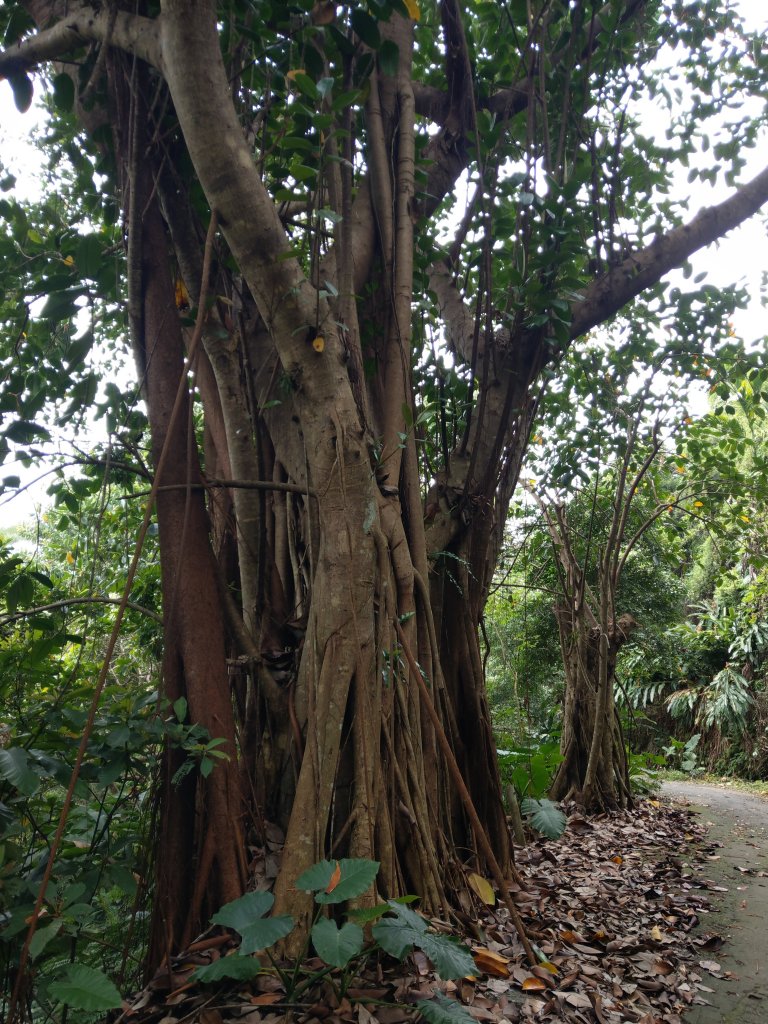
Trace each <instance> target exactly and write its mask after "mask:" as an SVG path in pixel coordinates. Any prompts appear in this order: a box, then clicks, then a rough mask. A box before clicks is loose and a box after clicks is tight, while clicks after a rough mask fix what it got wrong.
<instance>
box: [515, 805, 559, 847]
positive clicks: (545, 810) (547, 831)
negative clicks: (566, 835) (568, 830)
mask: <svg viewBox="0 0 768 1024" xmlns="http://www.w3.org/2000/svg"><path fill="white" fill-rule="evenodd" d="M520 810H521V811H522V812H523V814H525V815H526V816H527V817H528V818H530V820H531V824H532V825H533V827H534V828H535V829H537V830H538V831H539V832H541V834H542V835H543V836H546V837H547V839H559V838H560V836H561V835H562V834H563V832H565V825H566V817H565V815H564V814H563V812H562V811H561V810H560V808H559V807H558V806H557V804H556V803H553V802H552V800H545V799H542V800H530V799H529V800H523V802H522V804H521V805H520Z"/></svg>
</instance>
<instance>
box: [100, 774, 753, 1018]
mask: <svg viewBox="0 0 768 1024" xmlns="http://www.w3.org/2000/svg"><path fill="white" fill-rule="evenodd" d="M665 792H666V793H668V794H669V796H670V797H674V799H675V800H678V799H681V798H682V799H684V798H685V797H686V796H690V795H693V796H694V797H695V799H696V800H697V801H699V804H697V805H696V806H695V807H692V808H690V809H689V808H688V807H681V806H679V805H677V804H672V805H670V804H669V803H667V802H666V797H665V799H664V800H654V799H651V800H645V801H642V802H640V803H639V804H638V806H637V807H636V808H635V809H634V810H633V811H631V812H623V813H619V814H612V815H600V816H598V817H593V818H585V817H584V816H582V815H581V814H579V813H578V811H573V812H572V813H571V814H570V816H569V818H568V826H567V830H566V832H565V834H564V836H562V837H561V839H559V840H557V841H548V840H544V839H539V840H536V841H534V842H531V843H530V844H529V845H528V846H527V847H525V848H524V849H519V850H518V851H517V867H518V869H519V872H520V875H521V878H522V885H521V886H519V885H514V884H513V885H511V886H510V891H511V893H512V896H513V898H514V900H515V903H516V905H517V908H518V910H519V912H520V915H521V917H522V918H523V921H524V923H525V928H526V931H527V933H528V936H529V938H530V940H531V942H532V943H533V944H534V949H535V951H536V953H537V955H538V956H539V957H540V960H541V962H540V963H539V964H538V965H536V966H532V965H531V964H529V963H527V962H526V959H525V955H524V953H523V949H522V945H521V943H520V940H519V937H518V936H517V934H516V933H515V931H514V928H513V927H512V926H511V923H510V921H509V917H508V912H507V910H506V908H505V907H503V906H498V905H487V904H486V903H484V902H483V899H484V898H485V899H488V898H489V893H490V888H489V887H488V886H483V885H482V884H481V885H477V883H476V881H475V883H474V884H473V882H472V877H473V876H472V875H471V873H470V874H468V875H467V876H466V878H467V887H466V891H465V892H464V894H463V896H464V899H463V901H462V902H463V909H462V911H460V912H459V913H457V915H456V917H455V918H454V919H453V920H452V921H450V922H448V921H440V920H436V919H428V923H430V924H431V925H432V927H433V929H434V930H436V931H438V932H441V933H443V934H446V933H448V934H453V935H456V936H463V937H465V938H466V939H467V940H468V941H469V944H470V946H471V948H472V951H473V954H474V956H475V961H476V964H477V968H478V969H477V974H476V977H473V978H462V979H458V980H456V981H445V980H441V979H439V978H438V977H437V976H436V974H435V972H434V969H433V966H432V964H431V963H430V962H429V960H428V959H427V957H426V956H425V955H424V954H423V953H422V952H421V951H420V950H419V949H416V950H414V951H412V952H411V953H410V954H409V955H408V956H407V957H406V959H405V960H404V961H403V962H402V963H398V962H397V961H395V960H393V959H392V958H390V957H384V956H382V955H380V954H378V955H377V954H376V953H373V954H371V955H370V956H369V957H368V958H367V960H364V961H361V962H360V963H359V965H358V967H357V969H356V970H355V972H354V976H353V977H351V978H347V979H344V978H343V976H342V972H339V971H335V972H333V974H332V975H331V976H329V977H325V978H323V980H322V981H320V982H319V983H318V984H317V985H310V986H309V987H307V988H305V989H304V991H303V997H302V998H301V1000H300V1001H297V1000H296V999H295V998H293V999H292V998H291V995H290V993H289V992H288V991H287V990H286V988H285V986H284V982H283V981H282V980H281V979H280V977H279V976H278V975H277V973H276V972H275V971H274V970H272V969H267V970H265V971H264V972H263V973H262V974H259V975H258V976H257V977H256V978H255V979H252V980H250V981H249V982H247V983H245V984H244V983H243V982H239V983H238V982H234V981H230V982H222V983H219V984H218V985H202V984H200V983H199V982H196V981H195V979H194V977H193V971H194V970H195V968H196V967H197V966H201V965H204V964H206V963H208V962H211V960H212V959H213V960H215V959H218V958H220V957H221V956H224V955H227V954H228V953H229V954H235V955H236V954H237V946H238V939H237V937H236V935H234V934H232V933H230V934H229V935H227V934H226V933H225V934H221V929H218V934H217V930H216V929H214V930H212V931H211V932H209V933H208V934H207V935H206V936H202V937H201V939H200V940H199V941H198V942H196V943H195V944H194V946H193V947H192V948H191V949H190V950H189V951H187V952H186V953H184V954H182V955H181V956H179V957H178V958H174V960H172V962H171V963H170V965H169V966H170V968H171V970H170V972H169V971H168V969H167V967H166V968H164V969H163V970H161V971H159V972H158V974H157V975H156V976H155V977H154V978H153V979H152V981H151V982H150V984H149V985H148V986H147V988H146V989H145V990H144V991H143V992H141V993H139V994H137V995H136V996H135V997H134V998H133V999H131V1000H127V1001H126V1002H125V1003H124V1005H123V1012H122V1014H120V1015H119V1016H118V1017H117V1019H119V1020H120V1021H121V1022H125V1024H175V1022H178V1024H181V1022H182V1021H183V1022H184V1024H228V1022H230V1021H242V1022H243V1024H410V1022H412V1021H414V1019H416V1017H415V1015H416V1007H415V1005H414V1004H415V1003H417V1002H418V1001H419V1000H424V999H430V998H432V997H434V996H437V997H440V996H448V997H450V999H451V1000H452V1001H453V1000H455V1002H456V1003H459V1004H462V1006H463V1008H464V1011H465V1012H466V1013H467V1014H468V1015H469V1018H471V1020H472V1021H475V1022H478V1024H518V1022H519V1024H527V1022H540V1021H541V1022H550V1021H559V1022H562V1021H565V1022H568V1024H623V1022H634V1024H715V1022H729V1021H739V1022H744V1024H753V1022H757V1021H761V1022H763V1021H765V1020H766V1019H768V1013H766V1011H768V1001H766V1000H764V999H763V996H764V995H766V990H765V987H764V986H763V983H762V976H761V974H760V969H761V963H760V961H761V960H762V956H761V951H762V950H763V949H764V948H765V944H766V941H765V938H764V934H763V931H762V927H761V918H763V919H764V916H763V912H762V910H761V906H764V905H762V904H760V903H759V902H758V898H759V896H761V895H763V894H768V889H764V888H763V881H762V879H763V878H764V877H766V874H765V873H764V872H763V866H766V867H768V861H767V858H768V852H767V848H766V844H765V840H764V833H763V831H761V830H762V829H763V828H764V826H768V814H766V815H765V817H764V818H763V819H762V823H759V822H758V821H757V818H753V817H749V820H747V816H748V814H751V813H752V811H751V810H749V811H745V810H744V808H745V807H746V808H752V805H753V802H754V801H757V802H758V806H759V807H760V808H762V807H763V806H765V808H766V810H768V803H766V804H763V802H762V801H760V800H759V798H754V797H750V796H748V795H746V794H739V793H735V792H731V791H728V790H725V791H721V790H717V789H716V790H714V794H715V795H710V793H709V790H706V792H705V791H703V790H702V789H701V788H699V787H696V786H694V787H693V788H690V787H689V786H688V785H686V784H682V783H680V784H678V783H673V784H670V785H669V788H668V789H667V788H666V786H665ZM721 793H724V796H722V797H721V796H720V794H721ZM705 800H706V801H707V802H708V805H707V806H706V808H702V803H701V802H703V801H705ZM720 800H723V801H724V806H722V807H721V806H720V804H719V802H718V801H720ZM736 801H738V804H737V803H736ZM734 806H738V807H739V810H738V811H737V812H736V814H735V815H734ZM754 813H755V815H756V814H757V813H758V812H757V810H755V811H754ZM710 821H711V822H712V825H711V826H710V825H709V822H710ZM708 829H709V830H710V831H708ZM720 844H722V845H720ZM761 844H762V845H761ZM452 867H453V869H454V870H458V865H456V864H454V865H452ZM474 877H475V880H476V879H477V876H474ZM481 881H482V880H481ZM484 894H485V895H484ZM765 909H766V910H768V906H765ZM286 966H287V965H286ZM322 967H323V965H322V963H321V962H320V961H318V960H317V959H316V958H315V960H314V961H313V960H311V959H310V960H308V961H307V962H306V964H304V965H303V966H302V967H299V969H298V977H299V978H300V979H301V978H303V979H307V978H308V976H309V975H311V974H312V972H313V971H314V972H317V971H319V970H321V969H322ZM289 973H290V972H289ZM342 985H346V986H347V987H346V989H345V990H343V991H340V986H342ZM707 1004H710V1005H707ZM736 1007H740V1009H739V1011H738V1012H737V1013H736ZM455 1009H457V1010H458V1007H457V1006H456V1007H455ZM434 1011H435V1013H434V1015H432V1014H430V1015H429V1016H427V1017H426V1020H428V1021H430V1022H431V1024H458V1021H457V1019H456V1017H453V1019H451V1016H452V1015H449V1016H445V1015H444V1013H443V1012H442V1011H440V1008H439V1007H438V1006H437V1005H435V1006H434ZM732 1011H733V1012H734V1013H735V1015H733V1014H732ZM749 1014H752V1015H749ZM115 1019H116V1018H115V1017H112V1020H115ZM422 1019H425V1018H422ZM465 1019H466V1018H465Z"/></svg>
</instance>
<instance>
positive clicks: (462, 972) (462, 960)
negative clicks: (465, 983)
mask: <svg viewBox="0 0 768 1024" xmlns="http://www.w3.org/2000/svg"><path fill="white" fill-rule="evenodd" d="M416 945H417V946H418V947H419V948H420V949H422V950H423V951H424V952H425V953H426V954H427V956H428V957H429V959H430V960H431V961H432V963H433V964H434V965H435V970H436V971H437V973H438V974H439V975H440V977H441V978H445V979H446V980H448V979H449V978H466V977H467V976H469V975H472V974H475V972H476V971H477V965H476V964H475V961H474V960H473V959H472V954H471V953H470V952H469V950H468V949H467V947H466V946H465V945H464V944H463V943H462V942H460V941H459V940H458V939H453V938H451V937H450V936H448V935H437V934H432V932H425V933H424V934H423V935H422V936H421V938H420V939H419V941H418V942H417V943H416Z"/></svg>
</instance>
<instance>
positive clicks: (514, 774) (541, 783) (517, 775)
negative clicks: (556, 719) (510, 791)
mask: <svg viewBox="0 0 768 1024" xmlns="http://www.w3.org/2000/svg"><path fill="white" fill-rule="evenodd" d="M562 760H563V755H562V754H561V753H560V742H559V740H558V739H550V740H544V741H542V742H541V743H538V744H533V743H532V744H529V745H527V746H521V747H517V748H514V749H512V750H500V751H499V768H500V770H501V778H502V781H503V782H504V783H505V784H507V785H512V786H514V787H515V790H516V791H517V796H518V799H519V800H523V799H525V798H526V797H530V798H532V799H533V800H538V799H540V798H541V797H543V796H544V795H545V794H546V793H547V791H548V790H549V787H550V785H551V784H552V777H553V776H554V773H555V770H556V769H557V766H558V765H559V764H560V763H561V761H562Z"/></svg>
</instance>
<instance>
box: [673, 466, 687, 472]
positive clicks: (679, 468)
mask: <svg viewBox="0 0 768 1024" xmlns="http://www.w3.org/2000/svg"><path fill="white" fill-rule="evenodd" d="M675 472H676V473H684V472H685V466H675Z"/></svg>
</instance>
